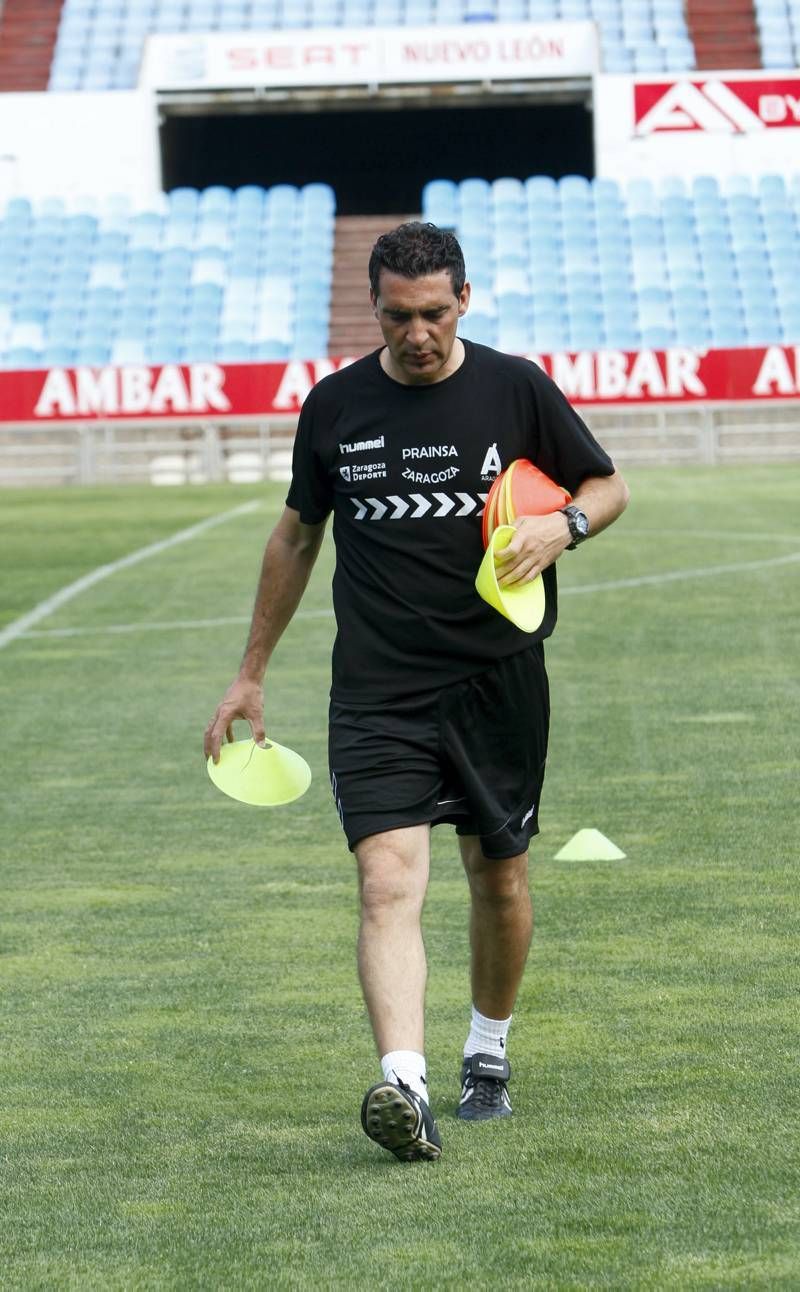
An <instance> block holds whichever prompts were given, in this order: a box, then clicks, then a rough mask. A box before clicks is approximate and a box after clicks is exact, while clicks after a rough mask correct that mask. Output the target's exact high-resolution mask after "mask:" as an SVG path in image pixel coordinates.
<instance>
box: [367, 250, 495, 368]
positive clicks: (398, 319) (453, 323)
mask: <svg viewBox="0 0 800 1292" xmlns="http://www.w3.org/2000/svg"><path fill="white" fill-rule="evenodd" d="M378 288H379V291H378V295H377V296H376V295H375V293H374V292H373V291H370V300H371V301H372V308H373V310H374V313H375V317H376V319H377V320H378V323H379V324H380V329H381V332H382V333H383V339H384V341H385V342H386V345H387V347H388V350H389V357H388V363H387V365H386V369H387V371H388V373H389V375H390V376H391V377H394V379H395V380H396V381H400V382H403V383H404V384H405V385H413V386H418V385H428V384H430V383H432V382H435V381H442V380H443V379H444V378H445V377H449V376H450V374H451V372H455V370H456V368H457V367H458V366H459V363H460V362H461V347H460V343H459V349H458V352H455V353H454V347H455V341H456V328H457V327H458V320H459V319H460V318H461V316H462V315H463V314H466V312H467V306H468V305H469V291H470V289H469V283H465V284H464V287H463V289H462V291H461V294H460V295H459V296H456V295H455V293H454V291H453V284H452V282H451V280H450V275H449V273H448V272H447V270H446V269H443V270H441V271H440V272H439V273H436V274H426V275H425V276H424V277H422V278H404V277H403V275H402V274H393V273H390V272H389V270H388V269H382V270H381V275H380V279H379V281H378Z"/></svg>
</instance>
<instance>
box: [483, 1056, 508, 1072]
mask: <svg viewBox="0 0 800 1292" xmlns="http://www.w3.org/2000/svg"><path fill="white" fill-rule="evenodd" d="M478 1067H479V1068H483V1069H484V1070H485V1071H486V1072H505V1067H504V1066H503V1064H502V1063H484V1061H483V1059H478Z"/></svg>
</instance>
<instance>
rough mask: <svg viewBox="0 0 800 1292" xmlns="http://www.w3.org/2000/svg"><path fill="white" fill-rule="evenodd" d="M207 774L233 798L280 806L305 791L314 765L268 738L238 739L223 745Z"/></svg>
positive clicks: (243, 801) (267, 805)
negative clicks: (257, 741)
mask: <svg viewBox="0 0 800 1292" xmlns="http://www.w3.org/2000/svg"><path fill="white" fill-rule="evenodd" d="M208 774H209V776H210V777H211V779H212V781H213V782H214V784H215V785H216V787H217V789H219V790H222V792H223V794H227V795H228V796H229V797H230V798H232V799H236V800H237V801H238V802H239V803H250V804H252V805H253V807H279V806H280V805H281V804H282V803H291V802H292V801H293V800H294V799H299V798H300V795H301V794H305V792H306V790H307V789H308V787H309V785H310V784H311V768H310V767H309V765H308V763H307V762H306V760H305V759H304V758H301V757H300V755H299V754H296V753H295V752H294V750H293V749H286V748H285V747H284V746H283V745H276V744H275V743H274V741H267V742H266V743H265V745H264V746H261V745H257V744H256V742H255V741H254V740H235V741H234V742H233V744H230V745H223V746H222V748H221V750H220V754H219V762H218V763H214V761H213V760H212V759H211V758H209V760H208Z"/></svg>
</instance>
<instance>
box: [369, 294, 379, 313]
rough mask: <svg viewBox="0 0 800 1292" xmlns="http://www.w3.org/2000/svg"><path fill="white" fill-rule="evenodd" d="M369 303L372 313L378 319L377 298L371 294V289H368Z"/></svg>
mask: <svg viewBox="0 0 800 1292" xmlns="http://www.w3.org/2000/svg"><path fill="white" fill-rule="evenodd" d="M369 303H370V305H371V306H372V313H373V314H374V315H375V317H376V318H377V317H378V298H377V296H376V295H375V293H374V292H373V290H372V288H371V287H370V289H369Z"/></svg>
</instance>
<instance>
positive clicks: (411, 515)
mask: <svg viewBox="0 0 800 1292" xmlns="http://www.w3.org/2000/svg"><path fill="white" fill-rule="evenodd" d="M486 498H487V494H485V493H479V494H472V493H455V494H449V493H434V494H430V495H427V494H423V493H411V494H407V495H406V496H405V497H404V496H402V495H401V494H396V493H391V494H388V495H387V496H386V497H384V498H355V497H352V496H351V498H350V501H351V503H352V504H353V506H354V507H355V509H356V514H355V516H354V518H353V519H354V520H402V519H403V517H405V518H406V519H408V520H420V519H421V517H423V516H427V515H428V514H429V513H430V515H431V517H432V518H434V519H436V520H438V519H439V518H440V517H444V516H454V517H462V516H473V515H474V516H475V517H478V516H482V515H483V509H484V506H485V505H486Z"/></svg>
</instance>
